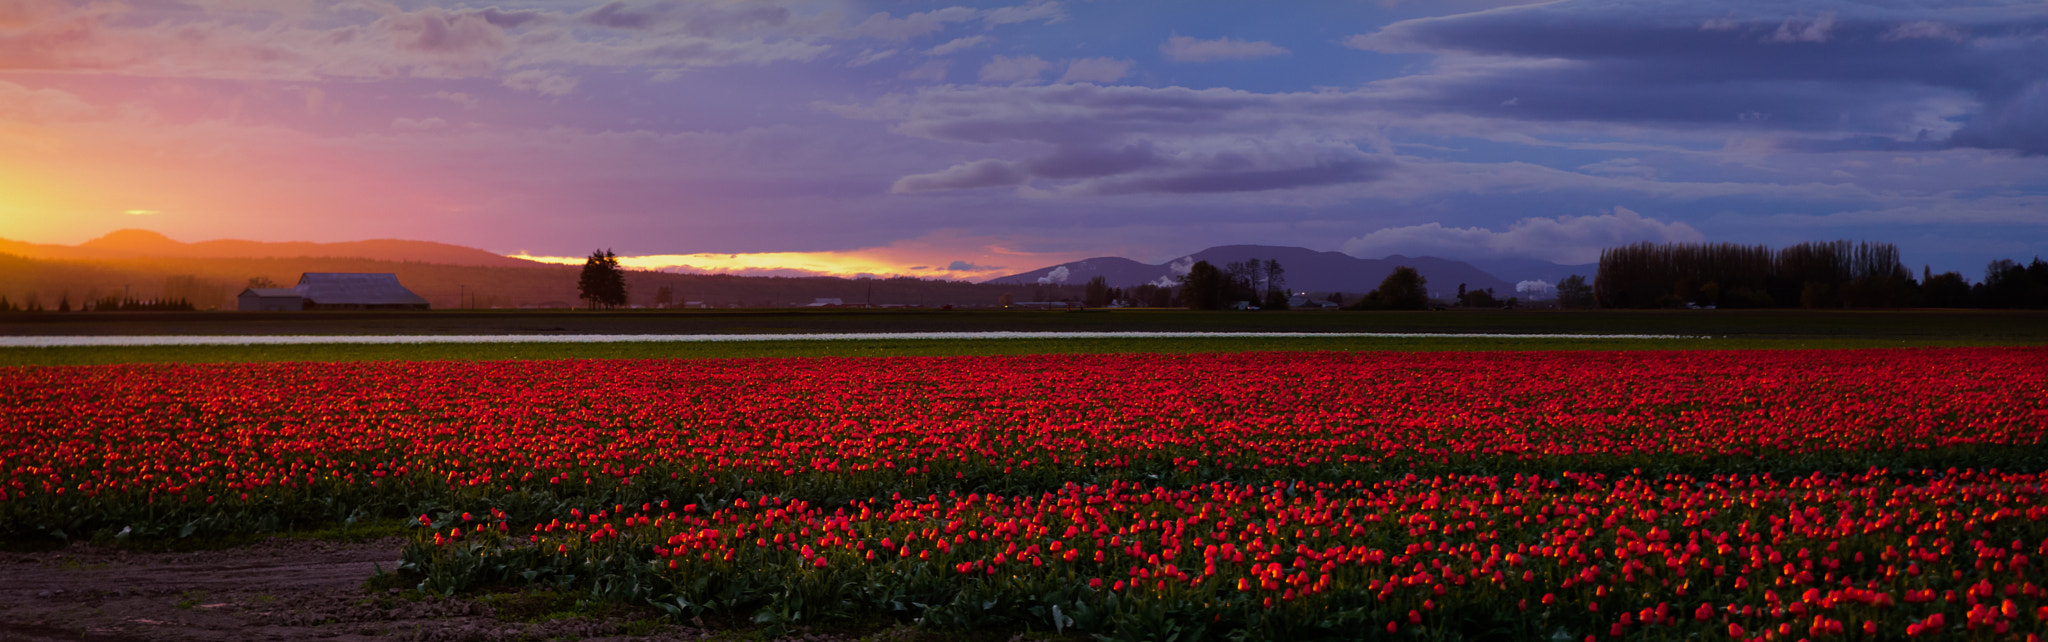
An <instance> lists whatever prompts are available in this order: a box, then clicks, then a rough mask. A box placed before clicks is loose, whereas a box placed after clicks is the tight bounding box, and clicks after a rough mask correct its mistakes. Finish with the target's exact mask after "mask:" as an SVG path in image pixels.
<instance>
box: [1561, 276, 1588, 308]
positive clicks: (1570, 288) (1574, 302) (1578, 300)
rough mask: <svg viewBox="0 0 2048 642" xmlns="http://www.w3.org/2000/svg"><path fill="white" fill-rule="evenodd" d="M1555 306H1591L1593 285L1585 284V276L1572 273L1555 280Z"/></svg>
mask: <svg viewBox="0 0 2048 642" xmlns="http://www.w3.org/2000/svg"><path fill="white" fill-rule="evenodd" d="M1557 307H1560V308H1590V307H1593V286H1590V285H1586V277H1583V276H1579V275H1577V274H1574V275H1571V276H1568V277H1565V279H1564V280H1563V281H1559V282H1557Z"/></svg>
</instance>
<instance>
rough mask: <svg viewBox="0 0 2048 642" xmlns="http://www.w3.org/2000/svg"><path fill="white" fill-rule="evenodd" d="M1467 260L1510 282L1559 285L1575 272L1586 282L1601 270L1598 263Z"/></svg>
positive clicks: (1533, 260)
mask: <svg viewBox="0 0 2048 642" xmlns="http://www.w3.org/2000/svg"><path fill="white" fill-rule="evenodd" d="M1465 262H1466V263H1470V264H1472V265H1473V266H1474V267H1477V268H1479V269H1481V270H1485V271H1486V273H1487V274H1491V275H1494V276H1497V277H1500V280H1502V281H1507V282H1509V283H1520V282H1522V281H1543V282H1545V283H1549V284H1551V285H1557V282H1558V281H1563V280H1564V279H1565V277H1568V276H1571V275H1574V274H1577V275H1579V276H1583V277H1586V282H1587V283H1592V282H1593V273H1595V272H1598V271H1599V270H1600V264H1598V263H1586V264H1582V265H1563V264H1559V263H1551V262H1549V261H1544V260H1540V259H1472V260H1467V261H1465Z"/></svg>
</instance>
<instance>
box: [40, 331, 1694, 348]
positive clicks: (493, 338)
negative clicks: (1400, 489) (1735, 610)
mask: <svg viewBox="0 0 2048 642" xmlns="http://www.w3.org/2000/svg"><path fill="white" fill-rule="evenodd" d="M1707 338H1709V337H1705V336H1689V335H1677V334H1506V333H1456V332H848V333H832V334H449V335H433V334H389V335H257V336H249V335H195V336H172V335H131V336H21V337H0V348H77V347H131V346H274V345H322V344H361V345H389V344H429V343H720V342H761V341H918V340H959V339H1013V340H1014V339H1027V340H1040V341H1044V340H1064V339H1591V340H1600V339H1707Z"/></svg>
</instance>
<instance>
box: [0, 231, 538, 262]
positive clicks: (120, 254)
mask: <svg viewBox="0 0 2048 642" xmlns="http://www.w3.org/2000/svg"><path fill="white" fill-rule="evenodd" d="M0 254H12V255H15V256H19V257H24V258H31V259H71V260H108V259H136V258H153V259H297V258H308V259H311V258H333V259H344V258H345V259H369V260H373V261H396V262H410V263H433V264H436V265H467V266H477V267H540V266H542V265H544V264H542V263H537V262H534V261H528V260H524V259H515V258H512V257H509V256H500V255H497V254H492V253H490V252H486V251H484V250H479V249H476V248H471V247H463V246H460V245H449V244H447V243H434V242H431V241H403V240H397V239H376V240H370V241H348V242H343V243H308V242H302V241H292V242H281V243H280V242H265V241H239V240H222V241H201V242H198V243H183V242H179V241H176V240H173V239H171V238H170V237H167V236H164V235H162V234H158V233H156V232H151V231H149V230H119V231H116V232H112V233H109V234H107V235H106V236H102V237H99V238H96V239H93V240H90V241H86V242H84V243H80V244H78V245H45V244H41V243H26V242H22V241H11V240H7V239H0Z"/></svg>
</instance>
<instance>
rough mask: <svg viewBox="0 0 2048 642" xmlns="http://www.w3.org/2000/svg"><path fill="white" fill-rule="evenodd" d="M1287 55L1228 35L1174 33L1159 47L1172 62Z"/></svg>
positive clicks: (1269, 45) (1268, 45)
mask: <svg viewBox="0 0 2048 642" xmlns="http://www.w3.org/2000/svg"><path fill="white" fill-rule="evenodd" d="M1288 53H1289V52H1288V51H1287V49H1286V48H1285V47H1281V46H1279V45H1275V44H1273V43H1270V42H1266V41H1263V40H1260V41H1245V40H1235V39H1232V38H1229V37H1227V36H1226V37H1223V38H1217V39H1215V40H1201V39H1198V38H1195V37H1192V36H1183V35H1180V34H1173V35H1172V36H1168V37H1167V39H1166V44H1163V45H1159V54H1160V55H1162V56H1165V57H1166V59H1167V60H1171V61H1173V62H1212V61H1216V60H1256V59H1259V58H1270V57H1273V56H1284V55H1287V54H1288Z"/></svg>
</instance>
